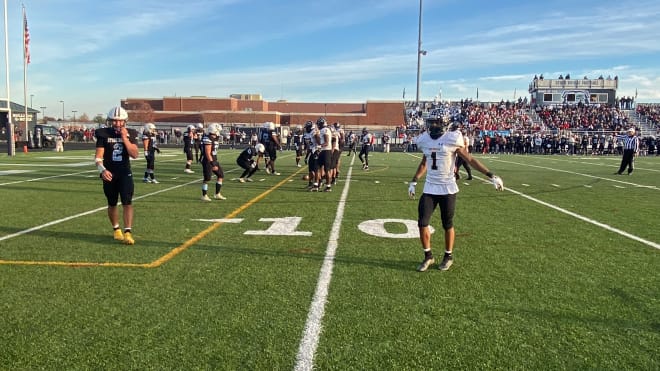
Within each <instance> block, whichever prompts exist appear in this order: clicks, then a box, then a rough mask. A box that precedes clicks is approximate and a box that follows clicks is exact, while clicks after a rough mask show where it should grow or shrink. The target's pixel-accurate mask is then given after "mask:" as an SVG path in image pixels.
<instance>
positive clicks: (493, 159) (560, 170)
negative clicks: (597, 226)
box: [490, 158, 660, 191]
mask: <svg viewBox="0 0 660 371" xmlns="http://www.w3.org/2000/svg"><path fill="white" fill-rule="evenodd" d="M490 160H492V161H497V162H503V163H506V164H514V165H520V166H528V167H534V168H537V169H543V170H550V171H557V172H560V173H567V174H571V175H580V176H585V177H588V178H593V179H602V180H608V181H610V182H615V183H620V184H626V185H629V186H633V187H639V188H648V189H653V190H655V191H660V188H659V187H656V186H648V185H642V184H637V183H632V182H626V181H623V180H619V179H612V178H605V177H602V176H596V175H591V174H584V173H577V172H574V171H568V170H562V169H555V168H553V167H547V166H540V165H531V164H524V163H521V162H515V161H505V160H501V159H498V158H492V159H490ZM612 176H613V177H619V178H621V177H625V178H629V177H628V176H627V175H612Z"/></svg>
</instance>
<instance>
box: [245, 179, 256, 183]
mask: <svg viewBox="0 0 660 371" xmlns="http://www.w3.org/2000/svg"><path fill="white" fill-rule="evenodd" d="M245 181H246V182H254V179H252V178H245Z"/></svg>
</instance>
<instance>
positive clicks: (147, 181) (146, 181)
mask: <svg viewBox="0 0 660 371" xmlns="http://www.w3.org/2000/svg"><path fill="white" fill-rule="evenodd" d="M142 181H143V182H144V183H151V179H149V178H142Z"/></svg>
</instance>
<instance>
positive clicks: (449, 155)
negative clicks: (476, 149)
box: [417, 130, 465, 195]
mask: <svg viewBox="0 0 660 371" xmlns="http://www.w3.org/2000/svg"><path fill="white" fill-rule="evenodd" d="M462 147H465V140H464V139H463V135H462V134H461V132H460V131H458V130H454V131H448V132H446V133H444V134H443V135H442V136H441V137H440V138H438V139H433V138H431V136H430V135H429V133H428V132H424V133H423V134H422V135H421V136H420V137H419V138H418V139H417V148H419V149H420V150H421V151H422V153H423V154H424V156H426V181H425V182H424V193H428V194H432V195H446V194H454V193H457V192H458V185H457V184H456V178H455V177H454V168H455V167H456V156H457V155H456V150H458V149H459V148H462Z"/></svg>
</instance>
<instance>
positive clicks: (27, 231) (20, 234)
mask: <svg viewBox="0 0 660 371" xmlns="http://www.w3.org/2000/svg"><path fill="white" fill-rule="evenodd" d="M93 171H96V170H93ZM197 182H199V179H196V180H193V181H191V182H188V183H183V184H179V185H176V186H173V187H169V188H165V189H161V190H159V191H155V192H151V193H147V194H144V195H142V196H138V197H134V198H133V200H139V199H141V198H145V197H149V196H153V195H157V194H159V193H163V192H166V191H171V190H173V189H177V188H181V187H185V186H187V185H190V184H193V183H197ZM107 208H108V207H107V206H103V207H99V208H96V209H94V210H89V211H85V212H82V213H80V214H76V215H71V216H67V217H66V218H62V219H57V220H53V221H51V222H48V223H45V224H41V225H37V226H35V227H32V228H28V229H24V230H22V231H18V232H16V233H12V234H8V235H6V236H2V237H0V241H4V240H8V239H10V238H14V237H18V236H22V235H24V234H28V233H31V232H34V231H38V230H40V229H43V228H46V227H50V226H51V225H55V224H60V223H63V222H66V221H68V220H71V219H76V218H79V217H81V216H85V215H90V214H93V213H96V212H99V211H102V210H107Z"/></svg>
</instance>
